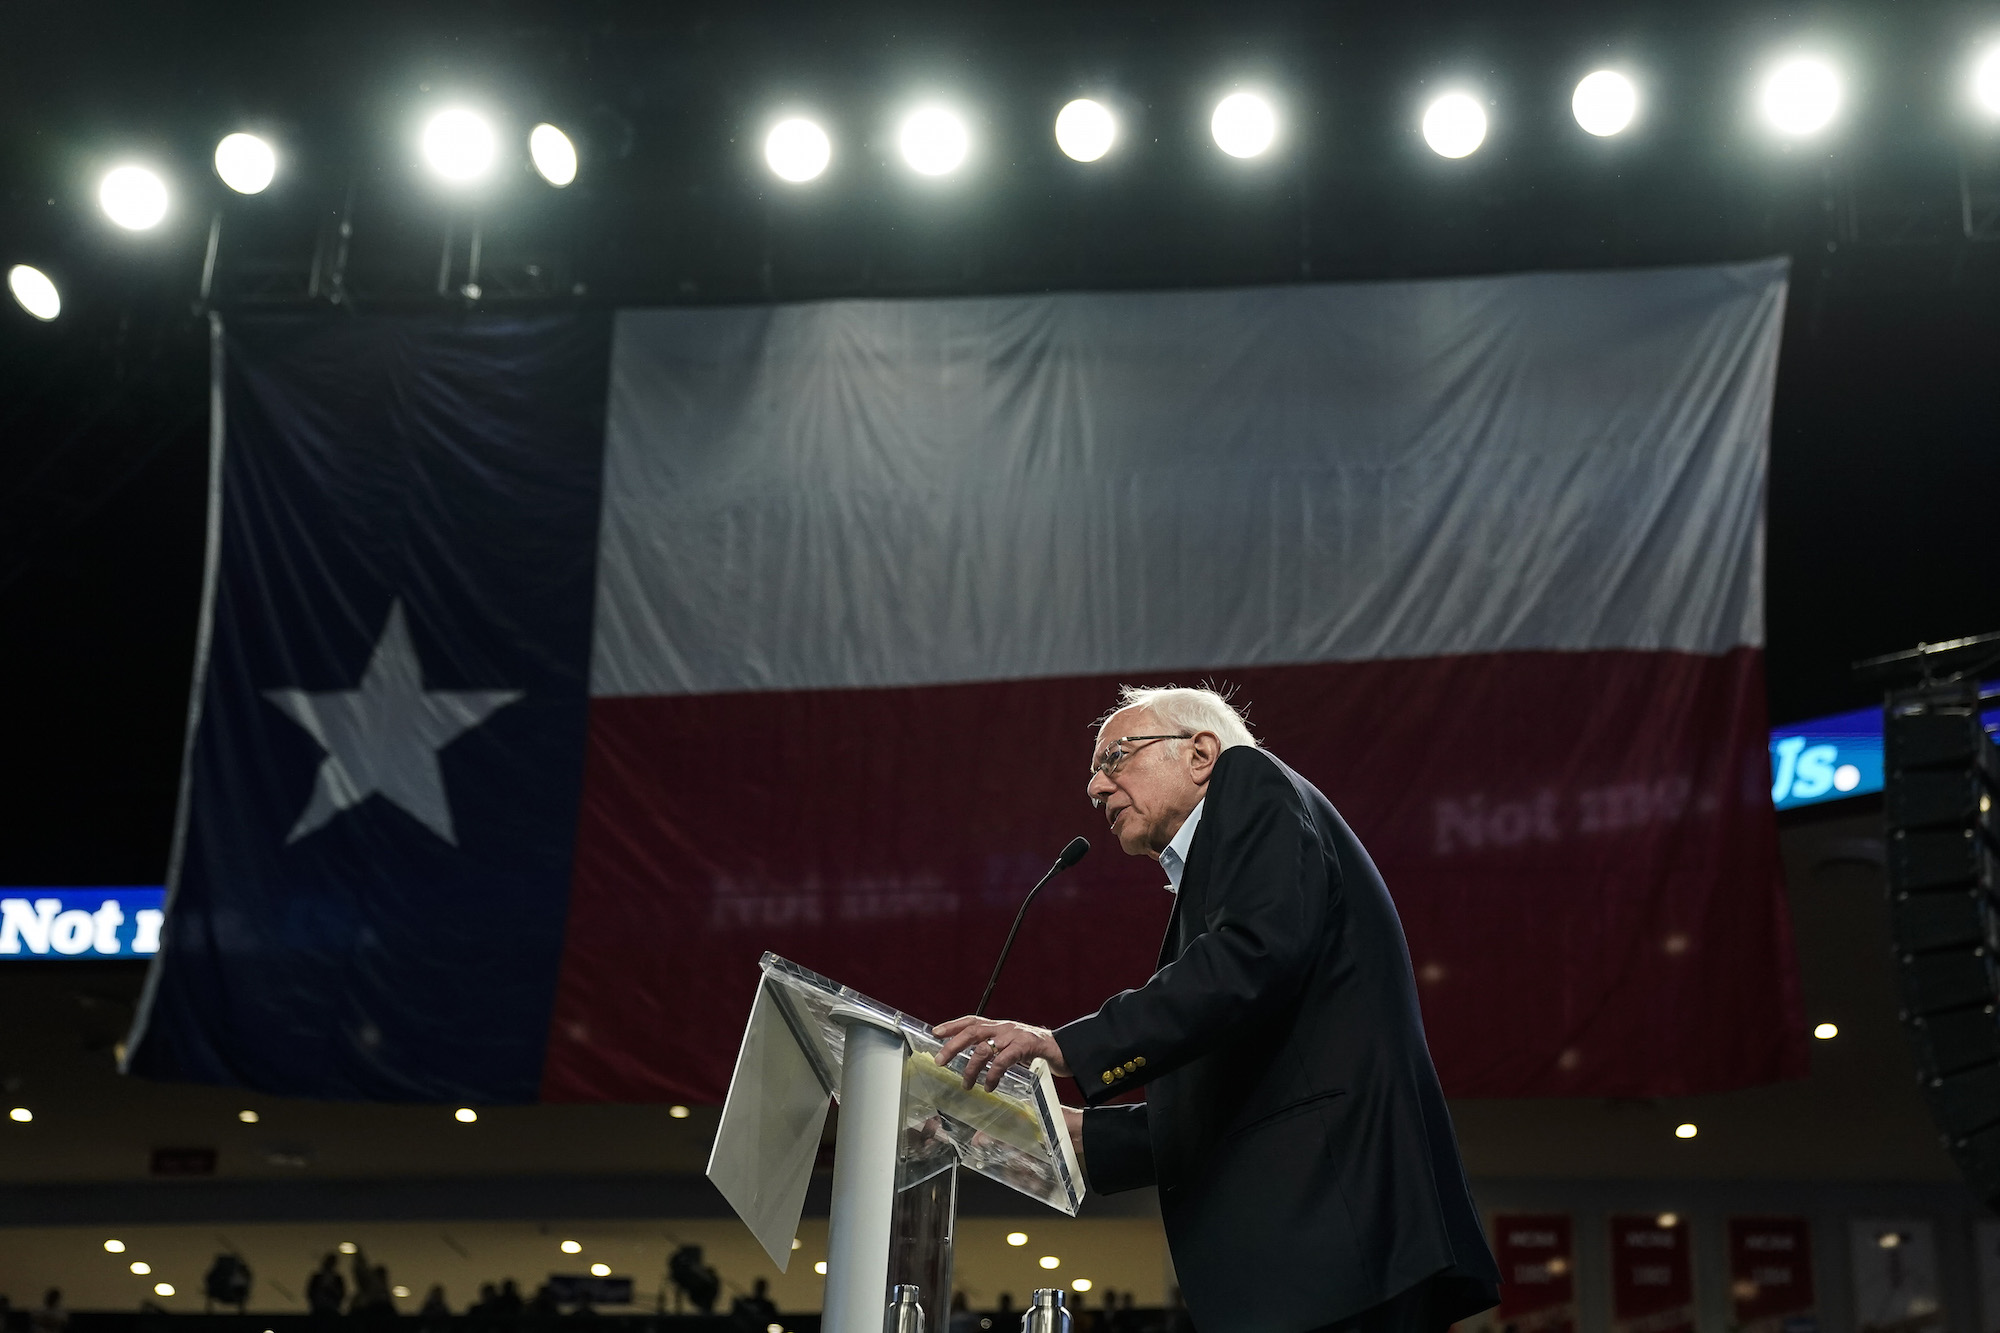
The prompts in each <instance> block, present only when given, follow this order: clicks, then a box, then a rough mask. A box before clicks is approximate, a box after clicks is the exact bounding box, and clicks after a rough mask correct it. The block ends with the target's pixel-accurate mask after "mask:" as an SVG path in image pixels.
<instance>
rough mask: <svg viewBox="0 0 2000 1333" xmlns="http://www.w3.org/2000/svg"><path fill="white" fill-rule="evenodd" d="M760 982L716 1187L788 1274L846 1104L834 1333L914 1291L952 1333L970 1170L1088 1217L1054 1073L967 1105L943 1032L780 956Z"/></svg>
mask: <svg viewBox="0 0 2000 1333" xmlns="http://www.w3.org/2000/svg"><path fill="white" fill-rule="evenodd" d="M760 966H761V967H762V968H763V972H764V977H763V980H762V982H761V983H760V984H759V986H758V987H757V999H756V1002H755V1003H754V1004H753V1005H752V1006H751V1010H750V1023H749V1026H748V1027H747V1028H746V1029H745V1030H744V1033H743V1047H742V1049H741V1050H740V1051H739V1052H738V1053H737V1056H736V1073H735V1075H734V1077H733V1078H732V1079H731V1080H730V1084H729V1097H728V1099H727V1100H726V1101H725V1102H724V1103H723V1106H722V1123H721V1125H720V1127H719V1128H718V1129H717V1130H716V1135H715V1148H714V1150H713V1152H711V1153H710V1155H709V1160H708V1178H709V1179H710V1180H712V1181H714V1182H715V1186H716V1188H717V1189H719V1190H721V1191H722V1195H723V1197H724V1198H726V1199H728V1200H729V1203H730V1205H731V1206H732V1207H734V1208H735V1209H736V1212H737V1215H738V1216H740V1217H741V1218H742V1219H743V1221H744V1224H745V1225H746V1226H748V1227H749V1228H750V1231H751V1233H752V1234H753V1235H755V1236H756V1237H757V1242H758V1243H759V1244H760V1245H762V1246H763V1247H764V1250H765V1253H767V1254H769V1255H770V1256H771V1261H772V1262H773V1263H775V1264H777V1265H778V1269H779V1271H780V1272H783V1271H784V1270H785V1269H786V1267H787V1266H788V1265H789V1264H790V1262H791V1257H792V1237H793V1236H794V1235H796V1234H797V1232H798V1225H799V1215H800V1214H801V1212H803V1210H804V1208H805V1197H806V1186H807V1185H808V1184H809V1183H810V1181H811V1178H812V1168H813V1160H814V1158H815V1157H816V1156H817V1154H818V1151H819V1143H820V1137H821V1135H822V1134H823V1133H824V1131H825V1128H826V1113H827V1106H828V1098H829V1097H832V1098H836V1099H838V1100H839V1102H840V1124H839V1127H838V1129H837V1130H836V1132H835V1139H834V1159H833V1204H832V1209H831V1213H830V1216H829V1218H828V1238H827V1273H826V1304H825V1315H824V1319H823V1322H822V1324H821V1328H822V1329H823V1330H825V1333H880V1330H881V1329H882V1326H883V1320H884V1317H885V1315H886V1314H887V1312H888V1309H889V1300H890V1292H891V1291H892V1290H893V1288H894V1287H895V1286H896V1285H897V1284H902V1283H909V1284H914V1285H915V1286H917V1287H919V1288H920V1289H921V1290H920V1295H919V1300H920V1302H921V1304H922V1305H923V1307H924V1313H925V1315H926V1316H927V1320H926V1322H927V1326H928V1327H929V1328H931V1329H932V1330H937V1331H939V1333H941V1330H942V1329H943V1328H944V1325H945V1322H946V1319H947V1313H946V1312H947V1311H948V1309H949V1308H950V1303H951V1244H952V1240H951V1237H952V1218H953V1214H954V1212H955V1210H956V1207H957V1198H958V1173H957V1168H958V1167H960V1166H963V1167H966V1168H967V1169H969V1170H972V1171H976V1172H978V1173H979V1174H980V1175H982V1176H986V1177H988V1178H989V1179H992V1180H997V1181H999V1182H1000V1183H1001V1184H1003V1185H1006V1186H1008V1187H1009V1188H1010V1189H1015V1190H1019V1191H1020V1192H1021V1193H1023V1194H1025V1195H1028V1196H1029V1197H1030V1198H1034V1199H1039V1200H1041V1201H1042V1202H1043V1203H1045V1204H1047V1205H1048V1206H1049V1207H1051V1208H1054V1209H1056V1210H1057V1211H1059V1212H1063V1213H1067V1214H1069V1215H1070V1216H1072V1217H1074V1216H1075V1215H1076V1211H1077V1209H1078V1208H1079V1207H1081V1206H1082V1203H1083V1175H1082V1172H1080V1171H1079V1170H1078V1169H1077V1163H1076V1155H1075V1153H1074V1151H1073V1150H1072V1149H1071V1147H1070V1142H1069V1134H1068V1133H1067V1131H1066V1130H1065V1129H1064V1127H1063V1116H1062V1105H1061V1103H1060V1102H1059V1101H1058V1100H1057V1097H1056V1088H1055V1080H1054V1079H1053V1078H1052V1077H1051V1076H1050V1073H1049V1068H1048V1064H1047V1062H1045V1061H1042V1060H1037V1061H1035V1062H1034V1064H1033V1066H1032V1067H1031V1068H1030V1069H1028V1070H1023V1069H1021V1067H1020V1066H1018V1065H1017V1066H1015V1067H1013V1068H1011V1069H1009V1070H1008V1071H1007V1072H1006V1073H1005V1074H1004V1075H1003V1076H1002V1077H1001V1080H1000V1086H999V1088H998V1089H997V1090H996V1091H994V1092H990V1093H989V1092H987V1091H986V1090H985V1089H984V1088H973V1089H971V1090H967V1089H966V1088H964V1087H963V1086H962V1078H963V1071H964V1068H965V1057H964V1056H963V1055H961V1056H959V1057H958V1058H957V1059H956V1060H954V1061H952V1063H951V1064H950V1065H949V1066H945V1067H942V1068H941V1067H939V1066H938V1064H937V1063H936V1059H935V1057H936V1055H937V1052H938V1051H939V1050H940V1049H941V1048H942V1047H943V1045H944V1043H943V1042H941V1041H939V1040H938V1039H937V1038H936V1037H934V1036H932V1035H931V1029H930V1024H928V1023H925V1022H923V1021H921V1020H919V1019H915V1018H912V1017H911V1016H910V1015H908V1014H905V1013H902V1012H901V1011H899V1010H896V1009H892V1008H890V1007H889V1006H888V1005H885V1004H882V1003H879V1002H878V1001H875V1000H871V999H869V998H868V997H867V996H865V995H862V994H861V993H860V992H858V991H855V990H852V989H850V988H849V987H846V986H843V985H841V984H840V983H838V982H836V981H829V980H828V979H827V978H825V977H823V976H820V975H819V974H818V973H816V972H809V971H807V970H806V969H805V968H802V967H800V966H799V965H798V964H796V963H792V962H788V961H786V960H785V959H783V958H780V957H778V956H777V955H776V954H770V953H767V954H765V955H764V957H763V960H762V963H761V964H760Z"/></svg>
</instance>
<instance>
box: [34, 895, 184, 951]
mask: <svg viewBox="0 0 2000 1333" xmlns="http://www.w3.org/2000/svg"><path fill="white" fill-rule="evenodd" d="M166 896H167V893H166V890H165V889H164V888H161V887H160V886H158V885H139V886H133V887H115V888H90V889H78V888H61V889H43V888H0V963H11V962H17V961H26V960H29V959H40V960H44V961H49V960H62V959H76V958H150V957H152V955H154V954H155V953H158V952H159V948H160V924H161V923H162V922H163V921H165V920H166V911H165V906H166Z"/></svg>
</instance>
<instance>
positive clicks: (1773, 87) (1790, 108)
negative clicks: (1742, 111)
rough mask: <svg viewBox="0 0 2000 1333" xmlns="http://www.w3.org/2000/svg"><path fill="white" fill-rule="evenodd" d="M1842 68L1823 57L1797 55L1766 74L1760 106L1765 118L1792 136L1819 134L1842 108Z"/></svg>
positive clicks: (1760, 90) (1759, 95) (1758, 96)
mask: <svg viewBox="0 0 2000 1333" xmlns="http://www.w3.org/2000/svg"><path fill="white" fill-rule="evenodd" d="M1840 96H1841V89H1840V72H1839V71H1838V70H1836V69H1834V67H1833V66H1832V65H1829V64H1828V63H1827V62H1826V61H1824V60H1818V59H1815V58H1813V57H1811V56H1795V57H1793V58H1792V59H1790V60H1784V61H1780V62H1779V63H1778V64H1776V65H1774V66H1772V68H1771V70H1770V72H1769V73H1767V74H1765V76H1764V82H1763V86H1762V87H1761V88H1760V89H1759V90H1758V94H1757V106H1758V109H1759V110H1760V111H1762V112H1763V113H1764V119H1765V121H1766V122H1767V123H1768V124H1769V125H1770V126H1771V128H1772V129H1774V130H1776V131H1778V133H1780V134H1783V135H1786V136H1788V137H1791V138H1802V137H1804V136H1806V135H1809V134H1817V133H1819V132H1820V131H1821V130H1823V129H1825V128H1826V127H1827V126H1828V125H1831V124H1832V123H1833V118H1834V116H1836V115H1838V114H1839V112H1840Z"/></svg>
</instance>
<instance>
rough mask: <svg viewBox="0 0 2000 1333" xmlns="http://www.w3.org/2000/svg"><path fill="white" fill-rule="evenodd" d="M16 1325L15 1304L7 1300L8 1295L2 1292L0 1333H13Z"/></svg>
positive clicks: (0, 1292)
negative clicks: (13, 1326)
mask: <svg viewBox="0 0 2000 1333" xmlns="http://www.w3.org/2000/svg"><path fill="white" fill-rule="evenodd" d="M13 1323H14V1302H12V1301H11V1300H8V1299H7V1293H6V1292H4V1291H0V1333H11V1326H12V1325H13Z"/></svg>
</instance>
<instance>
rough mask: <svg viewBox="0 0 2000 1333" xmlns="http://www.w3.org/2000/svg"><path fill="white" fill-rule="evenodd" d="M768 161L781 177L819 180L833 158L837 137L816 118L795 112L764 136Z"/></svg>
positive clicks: (773, 173)
mask: <svg viewBox="0 0 2000 1333" xmlns="http://www.w3.org/2000/svg"><path fill="white" fill-rule="evenodd" d="M764 161H765V162H766V163H768V164H769V165H770V168H771V174H772V175H774V176H776V177H777V178H778V179H779V180H786V181H791V182H792V183H793V184H800V183H803V182H805V181H809V180H816V179H818V178H819V176H820V174H821V173H822V172H824V171H825V170H826V164H827V163H829V162H831V161H833V141H832V140H831V139H829V138H827V137H826V131H825V130H823V129H821V128H820V127H819V126H818V125H816V124H814V123H813V122H812V121H810V120H807V119H805V118H804V117H803V116H793V117H791V118H789V119H787V120H781V121H779V122H778V123H777V124H775V125H773V126H772V127H771V132H770V133H769V134H767V135H765V136H764Z"/></svg>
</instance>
